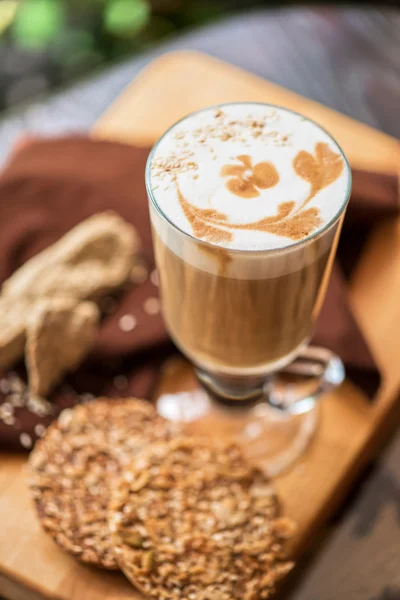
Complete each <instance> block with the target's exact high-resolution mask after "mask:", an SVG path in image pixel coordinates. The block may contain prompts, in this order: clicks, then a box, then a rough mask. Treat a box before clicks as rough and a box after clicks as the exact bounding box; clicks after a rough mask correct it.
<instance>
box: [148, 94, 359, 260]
mask: <svg viewBox="0 0 400 600" xmlns="http://www.w3.org/2000/svg"><path fill="white" fill-rule="evenodd" d="M348 180H349V174H348V168H347V166H346V165H345V161H344V158H343V155H342V153H341V151H340V149H339V147H338V146H337V144H336V143H335V142H334V141H333V140H332V139H331V138H330V136H329V135H328V134H327V133H326V132H325V131H323V130H321V129H320V128H319V127H318V126H317V125H316V124H314V123H313V122H311V121H308V120H306V119H305V118H304V117H301V116H300V115H297V114H294V113H291V112H289V111H286V110H284V109H278V108H273V107H269V106H266V105H258V104H234V105H225V106H223V107H221V108H218V109H215V108H210V109H207V110H204V111H201V112H199V113H196V114H194V115H191V116H189V117H187V118H186V119H184V120H183V121H181V122H179V123H177V124H176V125H175V126H174V127H173V128H171V129H170V130H169V132H167V134H166V135H165V136H164V137H163V138H162V139H161V141H160V142H159V144H158V145H157V148H156V151H155V153H154V155H153V156H152V159H151V164H150V187H151V190H152V194H153V197H154V198H155V201H156V203H157V204H158V205H159V207H160V209H161V210H162V212H163V213H164V214H165V215H166V216H167V217H168V218H169V219H170V220H171V221H172V222H173V223H174V224H175V225H176V226H177V227H179V228H180V229H181V230H183V231H184V232H186V233H188V234H190V235H193V236H195V237H196V238H198V239H200V240H204V241H207V242H210V243H212V244H215V245H218V246H222V247H225V248H231V249H243V250H264V249H269V248H280V247H285V246H288V245H290V244H291V243H293V242H296V241H299V240H302V239H305V238H307V237H308V236H310V235H311V234H313V233H315V232H318V230H320V229H321V228H323V226H324V225H325V224H327V223H328V222H330V221H331V220H332V219H333V218H334V217H335V215H336V214H337V213H338V212H339V211H340V209H341V207H342V206H343V204H344V203H345V201H346V192H347V187H348V183H349V181H348Z"/></svg>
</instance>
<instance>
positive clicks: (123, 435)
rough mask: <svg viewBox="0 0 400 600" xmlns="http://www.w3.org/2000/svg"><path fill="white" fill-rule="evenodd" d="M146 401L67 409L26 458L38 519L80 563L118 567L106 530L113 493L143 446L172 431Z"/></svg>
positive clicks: (98, 403)
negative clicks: (112, 490) (125, 469)
mask: <svg viewBox="0 0 400 600" xmlns="http://www.w3.org/2000/svg"><path fill="white" fill-rule="evenodd" d="M174 427H175V426H173V425H170V424H169V423H168V422H167V421H165V420H164V419H163V418H162V417H160V416H159V415H158V414H157V413H156V411H155V408H154V407H153V406H152V405H151V404H150V403H149V402H146V401H144V400H135V399H124V400H113V399H108V400H107V399H100V400H95V401H93V402H90V403H88V404H85V405H80V406H77V407H75V408H73V409H68V410H65V411H63V412H62V413H61V415H60V417H59V419H58V420H57V421H56V422H54V423H53V424H52V425H51V426H50V427H49V429H48V430H47V432H46V434H45V436H44V437H43V438H42V439H41V440H39V441H38V442H37V443H36V445H35V448H34V450H33V452H32V453H31V455H30V458H29V465H28V469H29V486H30V489H31V491H32V494H33V498H34V502H35V505H36V509H37V514H38V517H39V520H40V522H41V524H42V526H43V528H44V529H45V531H47V532H48V533H49V534H50V535H51V536H52V537H53V539H54V540H55V541H56V542H57V544H58V545H59V546H61V548H63V549H64V550H67V551H68V552H71V553H72V554H73V555H75V556H76V557H77V558H78V559H80V560H82V561H84V562H86V563H90V564H92V565H97V566H99V567H103V568H106V569H117V568H118V566H117V563H116V561H115V558H114V552H113V549H112V547H111V541H110V534H109V527H108V507H109V497H110V488H111V487H113V486H114V485H116V484H115V480H116V478H117V477H118V476H119V475H120V472H121V471H122V469H124V468H125V465H128V464H130V462H131V460H132V457H133V456H134V455H135V454H136V453H137V452H138V451H139V450H140V449H142V448H143V447H144V446H146V444H151V443H153V442H156V441H159V440H165V439H168V438H169V437H170V436H171V435H172V434H173V433H174Z"/></svg>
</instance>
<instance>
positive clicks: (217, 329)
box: [146, 103, 351, 472]
mask: <svg viewBox="0 0 400 600" xmlns="http://www.w3.org/2000/svg"><path fill="white" fill-rule="evenodd" d="M146 186H147V190H148V195H149V205H150V216H151V223H152V229H153V240H154V247H155V254H156V262H157V267H158V272H159V278H160V286H161V297H162V306H163V315H164V319H165V322H166V325H167V328H168V331H169V333H170V335H171V337H172V338H173V340H174V342H175V343H176V345H177V346H178V347H179V348H180V349H181V350H182V352H183V353H184V354H185V355H186V356H187V357H188V358H189V359H190V360H191V361H192V362H193V364H194V365H195V367H196V370H197V373H198V376H199V378H200V380H201V381H202V383H203V384H205V386H206V388H207V390H208V393H207V395H206V392H202V393H200V394H199V393H198V392H197V393H196V394H193V395H192V396H190V395H188V394H185V395H184V396H182V395H181V396H180V395H176V397H175V398H174V397H169V398H168V406H166V405H165V402H164V405H163V406H161V409H162V411H163V412H164V413H165V414H166V415H167V416H168V415H171V416H175V417H176V415H180V414H184V415H186V416H187V415H191V418H193V419H197V420H198V423H197V424H198V426H199V427H200V426H201V423H203V424H206V426H205V430H206V431H207V430H208V428H210V430H211V428H213V429H214V431H215V428H217V429H218V430H219V432H220V433H221V434H223V433H224V432H226V433H229V434H230V435H232V434H234V435H235V436H236V437H238V439H239V440H240V441H242V442H243V443H244V446H245V447H246V448H247V449H250V450H249V451H250V452H251V453H252V454H253V455H254V456H257V458H259V459H260V460H262V461H263V463H264V466H265V467H266V468H268V469H269V470H270V472H277V471H278V470H280V469H282V468H283V467H286V466H287V464H289V463H290V462H291V461H292V460H293V459H294V458H295V457H297V456H298V454H299V453H300V452H301V451H302V450H303V449H304V447H305V445H306V444H307V443H308V441H309V439H310V435H311V432H312V431H313V429H314V426H315V422H316V419H315V416H316V412H315V401H316V399H317V397H318V396H319V395H320V394H321V393H322V392H323V391H326V390H327V389H329V388H330V387H332V386H335V385H338V384H339V383H341V381H342V379H343V366H342V364H341V361H340V359H339V358H338V357H336V356H334V355H332V353H330V352H329V351H328V350H324V349H322V348H314V347H309V346H308V342H309V339H310V336H311V334H312V331H313V326H314V323H315V319H316V317H317V315H318V312H319V309H320V307H321V303H322V301H323V298H324V294H325V290H326V286H327V282H328V278H329V274H330V270H331V266H332V262H333V258H334V254H335V250H336V245H337V241H338V236H339V234H340V229H341V223H342V219H343V216H344V212H345V207H346V204H347V201H348V198H349V193H350V187H351V176H350V169H349V165H348V163H347V160H346V158H345V156H344V154H343V152H342V151H341V149H340V148H339V146H338V145H337V143H336V142H335V141H334V140H333V139H332V137H331V136H330V135H329V134H328V133H327V132H326V131H324V130H323V129H321V128H320V127H319V126H318V125H316V124H315V123H313V122H312V121H310V120H308V119H305V118H304V117H302V116H301V115H299V114H297V113H293V112H290V111H288V110H285V109H283V108H279V107H275V106H271V105H267V104H253V103H235V104H227V105H222V106H216V107H211V108H208V109H205V110H202V111H200V112H197V113H194V114H192V115H189V116H187V117H185V118H184V119H183V120H181V121H179V122H178V123H177V124H176V125H174V126H173V127H171V129H169V130H168V131H167V132H166V133H165V134H164V135H163V137H162V138H161V139H160V140H159V142H158V143H157V144H156V145H155V147H154V148H153V150H152V152H151V154H150V157H149V160H148V164H147V170H146ZM204 398H207V401H204ZM161 400H162V399H161ZM182 402H184V403H185V405H186V406H181V404H182ZM174 403H175V404H176V406H174ZM190 403H192V404H193V403H194V406H193V407H192V408H193V410H188V404H190ZM196 405H197V409H196ZM177 409H180V410H179V411H178V412H177ZM181 409H183V412H182V410H181ZM210 419H211V420H212V424H211V420H210Z"/></svg>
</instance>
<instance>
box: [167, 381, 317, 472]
mask: <svg viewBox="0 0 400 600" xmlns="http://www.w3.org/2000/svg"><path fill="white" fill-rule="evenodd" d="M157 407H158V411H159V413H160V414H161V415H162V416H163V417H165V418H166V419H168V420H172V421H178V422H181V423H182V424H183V426H184V430H185V433H187V434H188V435H199V436H212V437H214V438H215V437H217V438H218V439H221V438H229V439H234V440H235V441H236V442H237V443H239V444H240V445H241V446H242V448H243V450H244V452H245V453H246V455H247V456H248V457H249V459H251V460H252V461H253V462H255V463H256V464H257V465H258V466H259V467H260V468H262V469H263V471H264V472H266V473H267V474H268V475H269V476H275V475H277V474H278V473H281V472H282V471H284V470H286V469H287V468H288V467H290V466H291V465H292V464H293V463H294V462H295V461H296V460H297V459H298V458H300V457H301V456H302V455H303V454H304V452H305V450H306V449H307V447H308V446H309V444H310V442H311V440H312V438H313V435H314V433H315V430H316V427H317V423H318V405H316V404H315V405H314V406H313V407H312V408H310V409H309V410H308V411H307V412H304V413H302V414H290V413H288V412H284V411H282V410H280V409H278V408H274V407H273V406H270V405H269V404H267V402H265V401H263V398H262V397H261V398H258V399H257V400H256V401H253V402H250V401H249V402H247V403H243V402H237V401H236V402H235V401H232V402H229V403H225V402H221V401H220V400H218V399H216V398H214V397H213V396H212V394H210V393H209V392H208V391H207V390H205V389H204V388H202V387H199V388H198V389H196V390H191V391H188V392H178V393H176V394H166V395H161V396H160V397H159V399H158V403H157Z"/></svg>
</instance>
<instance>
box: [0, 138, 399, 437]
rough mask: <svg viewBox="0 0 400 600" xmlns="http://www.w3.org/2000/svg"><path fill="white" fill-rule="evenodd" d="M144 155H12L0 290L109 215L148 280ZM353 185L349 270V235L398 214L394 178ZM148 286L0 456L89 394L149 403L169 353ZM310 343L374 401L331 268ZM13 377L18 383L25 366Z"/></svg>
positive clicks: (105, 150)
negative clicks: (67, 237)
mask: <svg viewBox="0 0 400 600" xmlns="http://www.w3.org/2000/svg"><path fill="white" fill-rule="evenodd" d="M148 152H149V150H148V149H145V148H135V147H131V146H127V145H123V144H119V143H112V142H103V141H94V140H91V139H89V138H87V137H83V136H70V137H65V138H59V139H43V140H37V141H34V142H32V143H30V144H28V145H26V146H24V147H22V148H21V149H19V150H18V152H17V153H16V155H15V156H14V158H13V159H12V160H11V161H10V163H9V164H8V166H7V167H6V168H5V170H4V171H3V173H2V174H1V176H0V282H3V281H4V280H6V279H7V278H8V277H9V276H10V275H11V274H12V273H13V271H14V270H15V269H17V268H18V267H19V266H21V265H22V264H23V263H24V262H25V261H26V260H27V259H29V258H30V257H31V256H33V255H34V254H36V253H37V252H39V251H41V250H43V249H44V248H46V247H47V246H48V245H50V244H52V243H54V242H55V241H56V240H58V239H59V238H60V237H61V236H62V235H64V234H65V233H66V232H67V231H69V230H70V229H71V228H72V227H74V226H75V225H77V224H78V223H80V222H81V221H82V220H83V219H85V218H87V217H89V216H90V215H92V214H93V213H96V212H100V211H104V210H107V209H110V208H112V209H113V210H115V211H117V212H118V213H119V214H120V215H121V216H122V217H124V218H125V219H126V220H127V221H129V222H131V223H132V224H133V225H134V226H135V227H136V228H137V230H138V232H139V234H140V237H141V241H142V246H143V262H144V264H145V265H146V268H147V270H148V273H149V274H151V273H152V271H153V270H154V259H153V252H152V243H151V235H150V225H149V215H148V207H147V197H146V191H145V186H144V169H145V163H146V159H147V155H148ZM353 177H354V193H353V196H352V199H351V204H350V208H349V214H348V218H347V219H348V220H347V224H346V228H345V229H346V230H345V231H344V235H343V238H347V245H348V247H347V249H346V255H349V256H350V254H351V256H352V258H351V261H352V265H353V264H354V260H355V259H356V257H357V255H358V253H359V251H360V247H359V244H357V243H355V242H357V240H358V235H354V231H358V228H361V229H360V231H361V232H362V236H364V235H365V232H366V231H367V230H368V229H370V228H371V226H372V225H374V224H375V223H376V221H377V219H381V218H384V217H391V216H393V215H394V214H396V213H397V201H398V193H397V181H396V178H395V177H393V178H392V177H382V176H380V175H374V174H371V173H359V172H357V171H355V172H354V173H353ZM346 232H347V233H349V234H350V235H347V236H346ZM362 239H364V238H362ZM350 242H351V243H350ZM345 258H346V256H345ZM345 266H346V265H345ZM154 281H155V279H154V277H147V278H146V280H145V281H144V282H143V283H141V284H140V285H137V286H133V287H132V288H130V289H129V290H128V291H127V292H125V293H124V294H123V295H122V297H121V298H120V300H119V301H118V302H117V303H116V308H115V312H113V313H112V314H110V315H108V316H106V317H105V318H104V320H103V322H102V325H101V328H100V331H99V333H98V336H97V340H96V344H95V348H94V350H93V353H92V354H91V356H90V357H89V358H88V359H87V360H86V361H85V364H84V365H83V366H82V367H81V368H80V369H79V370H78V371H77V372H76V373H74V374H72V375H70V376H69V377H67V378H66V380H65V381H64V382H63V383H62V384H61V385H60V386H59V387H58V389H57V390H56V391H55V392H54V393H53V394H52V397H51V401H52V403H53V410H52V416H45V417H41V416H39V415H37V414H34V411H33V412H32V410H31V409H27V408H25V407H22V408H17V409H15V415H14V416H15V422H14V423H13V424H12V425H10V424H8V425H7V424H6V423H4V420H2V419H0V448H2V449H5V448H7V449H11V448H13V449H18V448H21V447H22V446H23V447H24V448H28V447H29V446H30V443H31V441H34V440H35V439H36V437H37V436H38V435H40V433H41V432H42V431H43V428H42V426H41V425H42V424H44V425H47V424H48V423H49V422H50V421H51V419H52V418H54V416H56V415H57V414H58V412H59V411H60V410H61V409H62V408H65V407H68V406H72V405H74V404H75V403H76V402H79V401H81V400H82V398H83V399H85V398H86V397H87V394H94V395H96V396H97V395H111V396H127V395H136V396H139V397H140V396H142V397H149V396H151V393H152V390H153V387H154V385H155V383H156V381H157V375H158V372H159V368H160V364H161V362H162V361H163V360H164V359H165V357H166V356H167V355H169V354H170V353H172V352H174V351H175V350H174V348H173V345H172V343H171V342H170V341H169V338H168V335H167V333H166V331H165V328H164V325H163V322H162V319H161V316H160V314H156V315H152V314H148V312H146V300H147V299H148V298H153V297H158V289H157V286H156V285H155V283H154ZM125 314H133V315H134V316H135V318H136V320H137V326H136V328H135V329H134V330H133V331H131V332H124V331H122V330H121V328H120V326H119V322H120V318H121V317H122V316H123V315H125ZM314 341H315V343H318V344H321V345H324V346H326V347H328V348H331V349H332V350H334V351H335V352H337V353H338V354H339V355H340V356H341V357H342V359H343V360H344V362H345V364H346V368H347V372H348V375H349V377H350V378H353V379H354V381H356V382H357V384H358V385H360V386H361V387H362V388H363V390H364V391H365V392H366V393H367V394H368V395H369V396H370V397H373V395H374V394H375V392H376V390H377V388H378V386H379V382H380V375H379V372H378V369H377V367H376V364H375V362H374V359H373V356H372V354H371V352H370V350H369V348H368V346H367V344H366V341H365V340H364V338H363V335H362V333H361V331H360V329H359V327H358V325H357V323H356V321H355V318H354V316H353V315H352V313H351V310H350V308H349V306H348V303H347V299H346V289H345V279H344V275H343V272H342V270H341V267H340V266H339V264H338V263H337V264H336V265H335V268H334V272H333V276H332V278H331V282H330V285H329V289H328V294H327V299H326V302H325V305H324V307H323V309H322V312H321V315H320V318H319V320H318V324H317V328H316V333H315V337H314ZM14 371H15V372H17V373H18V374H19V375H20V376H21V378H25V371H24V366H23V365H22V364H21V365H18V366H16V368H15V369H14ZM9 379H10V374H3V377H2V378H1V377H0V408H1V406H2V405H3V406H4V404H6V403H7V402H8V400H7V393H2V392H7V388H8V384H9ZM11 380H12V375H11ZM3 412H4V411H3ZM6 420H7V419H6ZM38 425H39V427H37V426H38ZM21 442H22V445H21Z"/></svg>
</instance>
